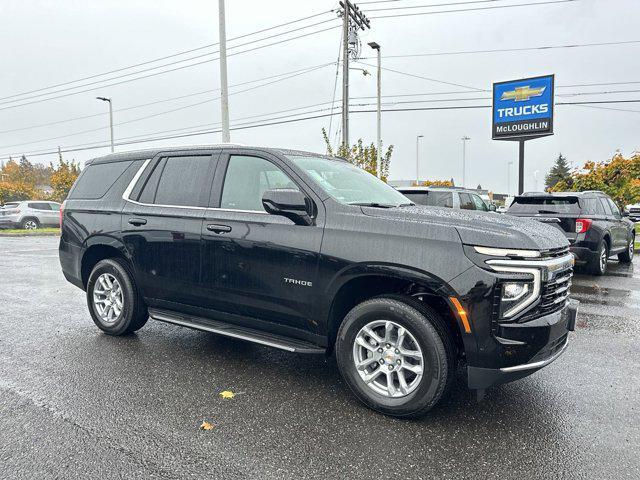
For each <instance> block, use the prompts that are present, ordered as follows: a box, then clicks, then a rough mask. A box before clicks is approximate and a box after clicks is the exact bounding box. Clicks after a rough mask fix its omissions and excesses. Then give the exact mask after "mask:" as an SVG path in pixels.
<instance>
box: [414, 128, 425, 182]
mask: <svg viewBox="0 0 640 480" xmlns="http://www.w3.org/2000/svg"><path fill="white" fill-rule="evenodd" d="M421 138H424V135H416V186H418V184H419V183H420V139H421Z"/></svg>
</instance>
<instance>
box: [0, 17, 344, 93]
mask: <svg viewBox="0 0 640 480" xmlns="http://www.w3.org/2000/svg"><path fill="white" fill-rule="evenodd" d="M332 12H333V10H325V11H323V12H320V13H316V14H313V15H309V16H307V17H303V18H298V19H297V20H291V21H289V22H285V23H281V24H278V25H274V26H272V27H268V28H263V29H261V30H256V31H254V32H251V33H246V34H244V35H239V36H237V37H233V38H230V39H228V41H229V42H232V41H234V40H239V39H241V38H246V37H249V36H251V35H256V34H258V33H264V32H267V31H270V30H275V29H276V28H280V27H284V26H287V25H291V24H294V23H298V22H302V21H304V20H309V19H311V18H315V17H319V16H321V15H326V14H327V13H332ZM314 25H316V24H314ZM310 26H313V25H307V27H310ZM307 27H302V28H307ZM256 41H260V40H256ZM216 45H218V43H217V42H216V43H210V44H208V45H203V46H201V47H196V48H192V49H190V50H183V51H181V52H177V53H173V54H171V55H166V56H164V57H159V58H155V59H153V60H148V61H145V62H141V63H136V64H132V65H129V66H126V67H121V68H117V69H115V70H109V71H107V72H102V73H97V74H94V75H90V76H88V77H82V78H78V79H76V80H71V81H68V82H64V83H58V84H55V85H50V86H48V87H41V88H38V89H35V90H30V91H27V92H21V93H15V94H13V95H9V96H7V97H0V100H5V99H7V98H14V97H20V96H22V95H27V94H30V93H35V92H40V91H42V90H50V89H52V88H56V87H61V86H64V85H70V84H72V83H78V82H81V81H84V80H91V79H93V78H97V77H101V76H104V75H110V74H112V73H117V72H122V71H124V70H129V69H131V68H135V67H140V66H143V65H148V64H150V63H155V62H159V61H161V60H166V59H168V58H174V57H178V56H180V55H185V54H187V53H192V52H196V51H199V50H204V49H207V48H211V47H215V46H216ZM212 53H215V52H212Z"/></svg>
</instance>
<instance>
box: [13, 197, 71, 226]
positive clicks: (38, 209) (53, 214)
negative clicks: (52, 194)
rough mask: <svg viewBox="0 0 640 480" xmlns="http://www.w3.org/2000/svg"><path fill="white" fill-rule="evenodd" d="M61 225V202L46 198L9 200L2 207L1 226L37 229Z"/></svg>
mask: <svg viewBox="0 0 640 480" xmlns="http://www.w3.org/2000/svg"><path fill="white" fill-rule="evenodd" d="M58 225H60V204H59V203H58V202H47V201H44V200H27V201H23V202H8V203H6V204H5V205H3V206H2V207H1V208H0V227H4V228H24V229H26V230H35V229H36V228H40V227H57V226H58Z"/></svg>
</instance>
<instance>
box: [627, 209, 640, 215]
mask: <svg viewBox="0 0 640 480" xmlns="http://www.w3.org/2000/svg"><path fill="white" fill-rule="evenodd" d="M629 213H636V214H640V208H638V207H631V208H630V209H629Z"/></svg>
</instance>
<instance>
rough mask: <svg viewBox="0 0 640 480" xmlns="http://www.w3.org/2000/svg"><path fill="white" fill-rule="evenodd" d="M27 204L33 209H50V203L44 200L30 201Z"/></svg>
mask: <svg viewBox="0 0 640 480" xmlns="http://www.w3.org/2000/svg"><path fill="white" fill-rule="evenodd" d="M27 206H28V207H29V208H33V209H34V210H51V205H49V204H48V203H44V202H31V203H28V204H27Z"/></svg>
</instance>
